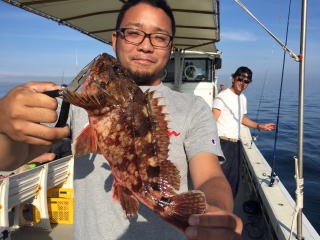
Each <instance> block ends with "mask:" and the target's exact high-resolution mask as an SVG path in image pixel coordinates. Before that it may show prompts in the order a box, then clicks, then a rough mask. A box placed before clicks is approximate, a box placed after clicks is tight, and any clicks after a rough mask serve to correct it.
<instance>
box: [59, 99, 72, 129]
mask: <svg viewBox="0 0 320 240" xmlns="http://www.w3.org/2000/svg"><path fill="white" fill-rule="evenodd" d="M69 109H70V103H68V102H66V101H64V100H63V101H62V104H61V109H60V114H59V118H58V121H57V123H56V126H55V127H64V126H65V125H66V123H67V120H68V116H69Z"/></svg>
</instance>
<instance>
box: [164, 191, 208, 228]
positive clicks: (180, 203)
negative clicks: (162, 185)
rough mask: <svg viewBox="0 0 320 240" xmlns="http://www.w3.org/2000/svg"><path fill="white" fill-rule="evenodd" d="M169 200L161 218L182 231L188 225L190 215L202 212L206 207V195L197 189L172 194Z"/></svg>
mask: <svg viewBox="0 0 320 240" xmlns="http://www.w3.org/2000/svg"><path fill="white" fill-rule="evenodd" d="M169 202H170V205H169V208H167V209H166V210H165V214H164V215H165V216H163V218H164V219H165V220H166V221H168V222H170V223H171V224H173V225H174V226H176V227H177V228H179V229H181V230H183V231H184V230H185V229H186V228H187V227H188V226H189V224H188V218H189V216H190V215H192V214H203V213H205V212H206V208H207V205H206V197H205V195H204V193H203V192H201V191H199V190H193V191H189V192H185V193H181V194H177V195H175V196H172V197H171V198H170V200H169Z"/></svg>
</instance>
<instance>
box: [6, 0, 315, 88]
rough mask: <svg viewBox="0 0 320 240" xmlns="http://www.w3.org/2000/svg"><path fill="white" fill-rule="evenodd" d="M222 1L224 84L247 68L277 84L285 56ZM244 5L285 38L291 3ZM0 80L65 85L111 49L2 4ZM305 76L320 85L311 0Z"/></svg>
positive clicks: (291, 70)
mask: <svg viewBox="0 0 320 240" xmlns="http://www.w3.org/2000/svg"><path fill="white" fill-rule="evenodd" d="M220 2H221V3H220V4H221V6H220V7H221V42H219V43H218V44H217V46H218V49H219V50H220V51H222V52H223V55H222V69H221V70H219V71H218V77H219V79H220V81H221V82H226V83H227V82H229V76H230V74H231V73H232V72H234V70H235V69H236V68H237V67H238V66H240V65H245V66H248V67H250V68H251V69H252V70H253V72H254V78H255V79H256V80H257V81H258V82H260V83H261V82H262V79H264V78H268V79H270V81H271V82H272V81H274V82H276V83H277V82H279V76H280V73H281V64H282V56H283V52H282V49H281V48H280V46H278V45H277V44H276V43H275V41H274V40H273V39H271V37H270V36H269V35H267V33H266V32H264V31H263V30H262V28H261V27H259V26H258V25H257V24H256V23H255V22H254V21H253V19H252V18H251V17H250V16H249V15H247V14H246V13H245V12H244V11H243V10H242V9H241V8H240V7H239V6H238V5H237V4H236V3H235V2H234V1H233V0H223V1H220ZM300 2H301V1H297V0H296V1H292V12H291V16H292V17H291V20H290V29H289V41H288V47H289V48H290V49H292V50H293V51H294V52H295V53H297V54H298V53H299V49H300V46H299V38H300V4H301V3H300ZM243 3H244V4H245V5H246V6H247V7H248V8H249V9H250V10H251V11H252V12H253V13H254V14H255V15H256V16H257V17H258V18H259V19H260V20H261V21H262V22H263V23H264V24H265V25H266V26H267V27H268V28H269V29H270V30H271V31H272V32H273V33H274V34H276V35H277V36H278V37H279V38H280V39H281V40H283V41H284V39H285V29H286V21H287V13H288V4H289V0H268V1H266V0H243ZM0 29H1V31H0V46H1V48H0V54H1V58H0V82H5V81H8V80H9V79H10V81H29V80H32V79H34V80H41V79H43V80H48V79H49V80H50V79H56V80H57V81H61V82H63V83H65V82H68V80H69V79H70V78H71V77H72V76H74V75H75V74H76V73H77V72H78V71H79V70H80V69H81V67H82V66H84V65H86V64H87V63H88V62H89V61H90V60H91V59H92V58H93V57H95V56H96V55H98V54H99V53H101V52H109V53H110V52H111V48H110V47H109V46H107V45H105V44H103V43H100V42H99V41H97V40H94V39H91V38H89V37H87V36H85V35H83V34H81V33H78V32H77V31H75V30H73V29H69V28H67V27H65V26H62V25H59V24H57V23H56V22H53V21H50V20H47V19H44V18H41V17H39V16H36V15H34V14H31V13H28V12H25V11H23V10H21V9H18V8H16V7H13V6H11V5H8V4H7V3H4V2H1V1H0ZM307 37H308V42H307V44H308V46H307V65H306V71H307V74H306V76H307V78H309V79H310V82H313V83H315V84H318V87H319V77H318V76H320V1H319V0H309V16H308V35H307ZM286 66H287V67H286V74H287V75H286V76H289V77H292V76H294V77H293V78H296V77H295V76H296V75H297V72H298V69H299V67H298V64H297V63H296V62H295V61H293V60H292V59H291V58H290V57H288V56H287V65H286Z"/></svg>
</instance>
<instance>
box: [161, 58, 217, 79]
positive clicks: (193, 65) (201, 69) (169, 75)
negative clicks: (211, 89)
mask: <svg viewBox="0 0 320 240" xmlns="http://www.w3.org/2000/svg"><path fill="white" fill-rule="evenodd" d="M211 75H212V60H211V59H208V58H185V59H184V68H183V72H182V82H211V81H212V80H211V78H212V76H211ZM163 81H164V82H174V61H173V59H171V60H170V61H169V63H168V66H167V68H166V72H165V78H164V79H163Z"/></svg>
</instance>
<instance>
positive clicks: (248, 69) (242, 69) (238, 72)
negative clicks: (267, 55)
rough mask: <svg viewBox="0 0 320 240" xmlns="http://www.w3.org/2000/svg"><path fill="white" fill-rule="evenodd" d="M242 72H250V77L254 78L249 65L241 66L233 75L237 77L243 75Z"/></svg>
mask: <svg viewBox="0 0 320 240" xmlns="http://www.w3.org/2000/svg"><path fill="white" fill-rule="evenodd" d="M242 73H246V74H248V79H250V80H252V71H251V70H250V68H248V67H243V66H242V67H239V68H238V69H237V70H236V71H235V73H233V74H232V75H231V76H232V77H233V78H235V77H237V76H241V74H242Z"/></svg>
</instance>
